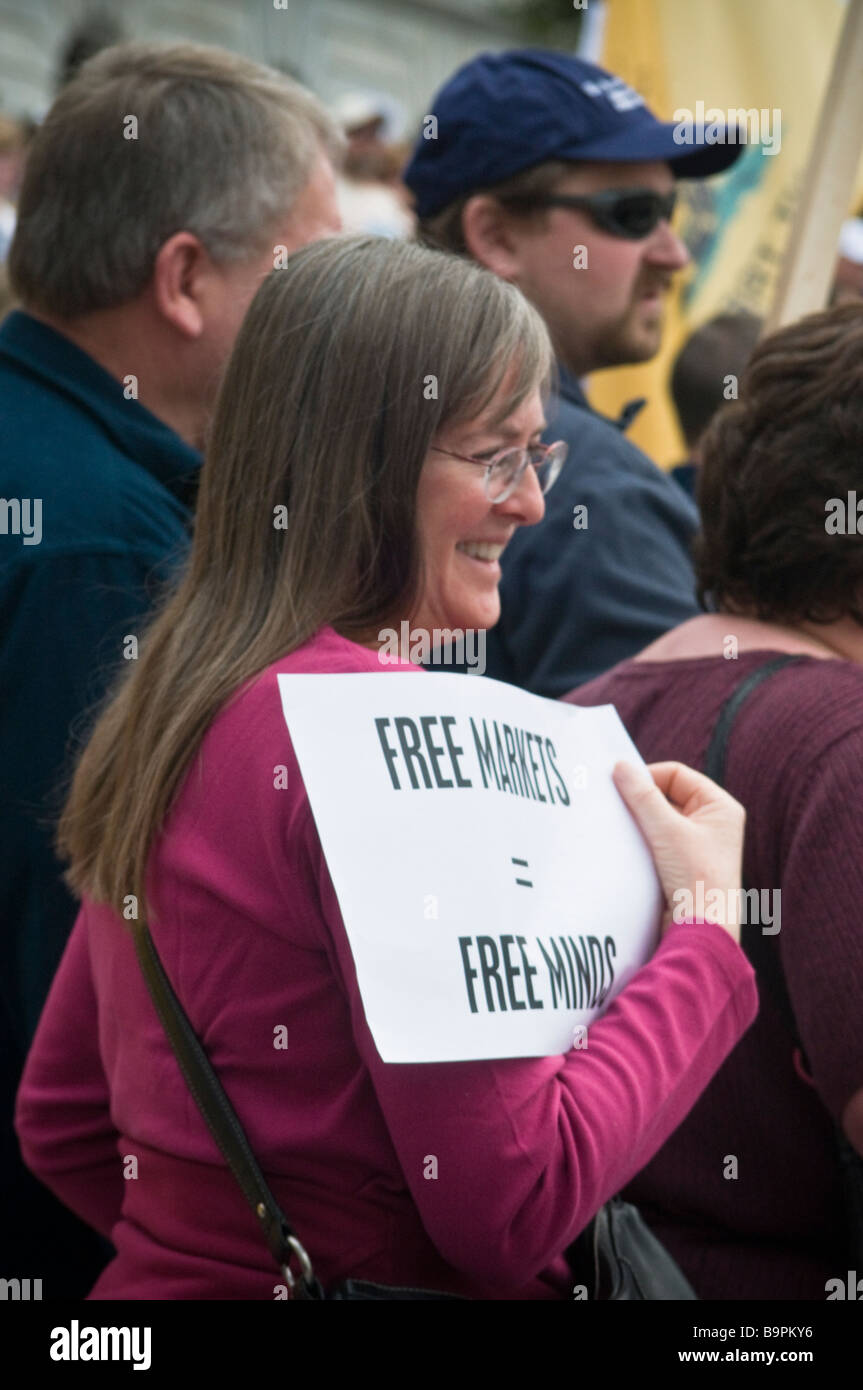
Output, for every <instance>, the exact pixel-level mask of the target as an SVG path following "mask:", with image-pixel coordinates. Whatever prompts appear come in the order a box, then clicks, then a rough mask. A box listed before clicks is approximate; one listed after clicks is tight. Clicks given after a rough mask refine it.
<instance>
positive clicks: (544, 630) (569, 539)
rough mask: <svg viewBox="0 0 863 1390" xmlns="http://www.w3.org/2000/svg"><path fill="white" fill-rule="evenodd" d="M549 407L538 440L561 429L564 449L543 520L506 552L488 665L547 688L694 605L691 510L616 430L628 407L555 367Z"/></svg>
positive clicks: (604, 661)
mask: <svg viewBox="0 0 863 1390" xmlns="http://www.w3.org/2000/svg"><path fill="white" fill-rule="evenodd" d="M548 410H549V414H548V420H549V428H548V430H547V431H546V434H545V440H546V442H548V443H551V441H552V440H555V439H564V440H566V442H567V444H568V445H569V457H568V459H567V461H566V463H565V464H564V467H563V471H562V473H561V475H560V477H559V478H558V480H557V482H556V483H555V485H554V487H553V488H552V490H551V492H550V493H549V494H548V497H547V498H546V513H545V517H544V518H543V520H542V521H541V522H540V523H539V524H538V525H537V526H530V527H522V528H521V529H520V530H519V531H517V532H516V534H515V535H514V536H513V538H512V540H511V541H510V543H509V545H508V546H507V548H506V551H505V553H504V556H503V560H502V567H503V579H502V581H501V585H500V597H501V618H500V622H499V623H498V624H497V626H496V627H494V628H492V629H491V630H490V631H489V633H488V637H487V648H486V661H487V670H486V674H487V675H489V676H494V677H496V678H497V679H498V680H504V681H509V682H510V683H511V684H512V685H520V686H522V687H523V688H524V689H525V690H532V691H534V692H535V693H536V694H537V695H547V696H554V697H556V696H560V695H565V694H566V692H567V691H568V690H572V689H573V687H574V686H576V685H582V684H583V683H584V682H585V681H589V680H592V679H593V677H594V676H598V675H601V674H602V672H603V671H607V670H609V668H610V667H612V666H615V665H616V664H617V662H619V661H623V660H625V659H626V658H627V657H630V656H634V654H635V653H636V652H638V651H640V650H641V648H642V647H645V646H647V644H648V643H649V642H652V641H653V640H654V639H655V638H656V637H659V636H660V634H661V633H663V632H667V631H668V629H669V628H672V627H674V626H676V624H677V623H681V622H684V621H685V620H686V619H687V618H691V617H692V616H693V614H695V613H698V612H700V611H701V610H700V608H699V606H698V603H697V601H696V598H695V576H694V573H693V569H692V561H691V559H690V546H691V542H692V538H693V536H694V534H695V531H696V530H697V527H698V513H697V510H696V508H695V505H694V503H693V502H692V501H691V500H690V499H689V498H688V497H687V496H686V495H685V494H684V492H683V491H682V489H681V488H680V487H678V486H677V484H676V483H674V482H672V481H671V479H670V478H669V477H668V476H667V475H666V474H665V473H663V472H662V471H661V470H660V469H659V468H657V467H656V465H655V464H654V463H652V462H651V460H650V459H649V458H648V457H647V455H646V454H643V453H642V452H641V450H640V449H637V448H636V447H635V445H634V444H631V443H630V442H629V440H628V439H627V438H626V437H625V435H624V433H623V429H624V428H625V427H626V425H627V424H628V423H629V421H630V420H631V418H632V414H633V411H632V408H629V409H628V410H627V411H625V412H624V415H623V416H622V417H621V421H620V422H617V423H615V422H613V421H611V420H608V419H606V417H605V416H603V415H599V414H597V412H596V411H594V410H592V409H591V407H590V406H589V405H588V403H587V400H586V399H585V396H584V393H583V391H582V390H581V387H580V386H579V384H578V382H577V381H576V379H575V378H574V377H572V376H570V375H569V373H567V372H566V371H565V370H564V369H562V368H561V371H560V390H559V395H558V396H556V397H554V398H553V399H552V401H551V402H550V403H549V407H548ZM577 506H584V507H586V508H587V513H586V518H585V514H584V513H578V514H576V513H575V510H574V509H575V508H576V507H577ZM584 519H586V522H587V525H586V528H584V529H575V527H574V525H573V522H574V520H584Z"/></svg>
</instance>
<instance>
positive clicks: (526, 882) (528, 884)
mask: <svg viewBox="0 0 863 1390" xmlns="http://www.w3.org/2000/svg"><path fill="white" fill-rule="evenodd" d="M510 863H511V864H515V866H516V868H519V869H526V868H527V860H526V859H511V860H510ZM516 883H517V884H518V885H519V886H520V887H521V888H532V887H533V880H532V879H529V878H517V879H516Z"/></svg>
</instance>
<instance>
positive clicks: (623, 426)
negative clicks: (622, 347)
mask: <svg viewBox="0 0 863 1390" xmlns="http://www.w3.org/2000/svg"><path fill="white" fill-rule="evenodd" d="M557 373H558V382H559V384H558V394H559V395H560V396H562V397H563V399H564V400H565V401H569V402H570V404H571V405H577V406H580V407H581V409H582V410H589V411H590V412H591V414H592V415H599V417H600V419H602V420H608V423H609V424H610V425H614V426H615V427H616V428H617V429H619V430H621V431H623V430H628V429H629V426H630V425H631V424H632V422H633V420H634V419H635V417H636V415H638V414H639V412H640V411H642V410H643V409H644V407H645V406H646V405H647V398H646V397H645V396H639V398H638V399H637V400H634V401H629V402H628V404H627V405H625V406H624V407H623V409H622V411H621V412H620V414H619V415H618V417H617V419H616V420H611V419H609V417H608V416H607V415H602V414H601V413H600V411H598V410H594V408H593V406H592V405H591V404H590V401H589V400H588V399H587V396H586V395H585V394H584V391H583V389H582V385H581V382H580V381H579V379H578V377H577V376H574V375H573V373H572V372H571V371H569V370H568V368H567V367H565V366H564V365H563V363H562V362H558V364H557Z"/></svg>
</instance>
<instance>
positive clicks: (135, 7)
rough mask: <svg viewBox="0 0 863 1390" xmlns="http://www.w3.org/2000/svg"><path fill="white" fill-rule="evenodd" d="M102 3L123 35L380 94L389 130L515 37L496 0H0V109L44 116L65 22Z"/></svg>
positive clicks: (407, 130)
mask: <svg viewBox="0 0 863 1390" xmlns="http://www.w3.org/2000/svg"><path fill="white" fill-rule="evenodd" d="M99 8H101V9H102V11H103V12H107V13H109V14H110V15H111V16H112V18H116V19H117V20H119V21H120V22H121V23H122V24H123V25H124V27H125V29H126V31H127V36H128V37H129V38H136V39H165V40H171V39H192V40H195V41H197V42H199V43H215V44H220V45H222V46H224V47H226V48H231V49H233V50H235V51H236V52H240V53H246V54H248V55H249V57H252V58H256V59H258V60H260V61H263V62H269V63H273V64H274V65H276V66H283V65H284V66H285V67H287V68H288V69H289V70H290V71H292V72H293V73H295V75H296V76H297V77H298V78H299V79H300V80H301V81H304V82H305V83H306V84H307V85H308V86H310V87H312V88H313V90H315V91H316V92H317V93H318V94H319V95H320V96H321V97H322V98H323V99H324V100H325V101H332V100H334V99H335V98H337V97H338V96H340V95H342V94H344V93H346V92H353V91H362V92H365V93H368V94H370V95H375V96H383V97H385V98H388V99H389V105H390V109H391V111H392V114H393V117H394V119H395V125H396V128H395V130H394V131H393V133H394V134H395V135H401V134H407V135H410V134H411V133H412V130H413V128H414V126H415V125H416V124H417V123H418V122H419V121H420V119H421V117H422V116H423V115H424V114H425V113H426V111H427V109H428V105H429V102H430V99H431V96H432V94H433V92H434V91H435V90H436V88H437V87H439V86H440V84H441V83H442V82H443V81H444V80H445V79H446V78H447V77H448V76H449V74H450V73H451V72H452V71H453V70H454V69H455V68H457V67H458V66H459V65H460V64H461V63H463V62H465V61H467V59H469V58H471V57H473V56H474V55H475V54H476V53H479V52H481V51H482V50H483V49H499V48H506V47H510V46H512V45H516V44H520V43H521V42H522V40H521V39H520V37H519V36H518V35H517V34H516V33H515V32H514V31H513V30H512V29H511V27H510V26H509V25H508V23H507V22H506V21H504V20H502V19H501V17H500V14H499V12H498V10H497V9H496V5H495V0H466V3H464V4H457V3H455V0H288V4H287V9H277V8H276V6H275V4H274V3H273V0H113V2H112V3H110V4H103V5H102V6H101V7H100V6H99V5H98V4H93V3H89V0H0V110H4V111H6V112H8V113H9V114H10V115H26V116H31V117H34V118H36V119H39V118H40V117H41V116H43V115H44V113H45V111H46V110H47V108H48V107H49V106H50V104H51V101H52V100H53V97H54V95H55V78H56V73H57V68H58V63H59V55H60V52H61V49H62V47H63V45H64V43H65V41H66V39H67V37H68V34H69V32H70V30H71V29H72V28H73V27H74V26H75V25H77V24H78V23H80V21H81V20H82V18H83V17H84V16H85V15H86V14H87V13H90V12H92V11H93V10H94V9H96V10H98V9H99ZM399 126H401V129H399Z"/></svg>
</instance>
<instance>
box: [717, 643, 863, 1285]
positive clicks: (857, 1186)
mask: <svg viewBox="0 0 863 1390" xmlns="http://www.w3.org/2000/svg"><path fill="white" fill-rule="evenodd" d="M802 659H803V658H802V657H799V656H778V657H776V658H775V659H774V660H772V661H766V662H765V663H764V665H763V666H759V667H758V668H757V669H756V670H755V671H751V672H750V673H749V675H748V676H746V677H745V679H744V680H742V681H741V682H740V684H739V686H738V687H737V689H736V690H734V691H733V692H732V694H731V695H730V696H729V697H728V699H727V700H726V701H725V703H724V705H723V706H722V708H721V710H720V711H719V718H718V719H717V721H716V726H715V728H714V730H713V735H712V737H711V739H710V743H709V745H708V748H707V755H706V757H705V760H704V771H705V772H706V773H707V775H708V777H712V778H713V781H714V782H716V783H717V784H718V785H719V786H720V787H724V786H725V764H726V759H727V753H728V740H729V737H730V735H731V730H732V728H733V726H734V721H735V719H736V718H737V716H738V715H739V713H740V711H741V709H742V708H743V706H744V705H745V704H746V701H747V700H748V699H749V697H750V695H751V694H752V692H753V690H756V689H757V687H758V686H759V685H760V684H761V683H762V681H765V680H767V679H768V677H770V676H772V675H774V673H775V672H776V671H780V670H781V669H782V667H783V666H789V665H790V664H791V663H792V662H797V661H800V660H802ZM746 915H747V917H749V914H748V913H747V914H746ZM756 915H757V914H756ZM771 942H773V944H771ZM740 944H741V946H742V947H743V950H744V951H745V952H746V955H747V957H748V959H749V961H750V963H751V965H752V967H753V969H754V971H755V974H756V977H757V979H758V981H759V984H762V985H763V986H764V988H765V989H766V990H767V993H768V994H769V995H770V997H771V998H772V1000H773V1002H774V1003H775V1004H776V1006H777V1007H778V1009H779V1012H780V1014H781V1016H782V1020H783V1022H784V1024H785V1027H786V1029H787V1031H788V1033H789V1034H790V1036H791V1038H792V1039H793V1041H794V1043H795V1045H796V1047H797V1048H798V1050H799V1051H800V1053H801V1056H802V1058H803V1062H804V1065H805V1066H806V1068H807V1070H808V1069H809V1065H808V1062H807V1060H806V1053H805V1050H804V1048H803V1045H802V1043H801V1042H800V1035H799V1033H798V1031H797V1021H796V1019H795V1017H794V1008H793V1006H792V1004H791V997H790V995H789V993H788V986H787V985H786V983H785V975H784V974H783V971H782V960H781V957H780V954H779V950H778V948H777V946H776V944H775V940H774V938H772V937H765V935H764V933H763V932H762V931H761V930H760V929H759V924H758V923H757V922H756V923H753V922H752V921H747V922H745V923H744V924H743V925H742V926H741V931H740ZM834 1129H835V1136H836V1149H837V1154H838V1159H839V1172H840V1176H841V1181H842V1190H843V1196H844V1201H845V1218H846V1239H847V1244H848V1257H849V1259H850V1260H852V1261H853V1262H854V1268H856V1269H860V1268H863V1159H861V1157H860V1155H859V1154H858V1153H857V1151H856V1149H854V1148H853V1147H852V1145H851V1144H850V1143H849V1141H848V1140H847V1139H846V1137H845V1135H844V1133H843V1132H842V1130H841V1128H840V1127H839V1125H836V1126H835V1127H834Z"/></svg>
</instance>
